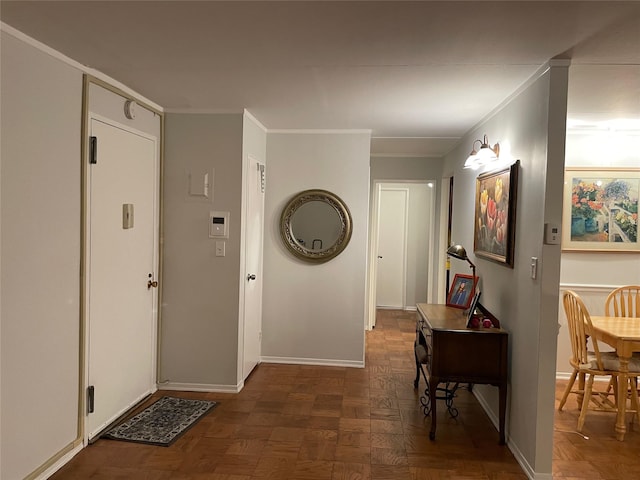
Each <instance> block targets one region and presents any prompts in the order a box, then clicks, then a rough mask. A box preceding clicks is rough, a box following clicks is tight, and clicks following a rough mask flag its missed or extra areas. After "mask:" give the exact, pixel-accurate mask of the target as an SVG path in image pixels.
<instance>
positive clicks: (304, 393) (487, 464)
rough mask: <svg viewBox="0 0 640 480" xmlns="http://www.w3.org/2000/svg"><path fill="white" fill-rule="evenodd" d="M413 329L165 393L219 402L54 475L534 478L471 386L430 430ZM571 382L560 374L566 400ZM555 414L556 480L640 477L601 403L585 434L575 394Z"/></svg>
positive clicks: (631, 443)
mask: <svg viewBox="0 0 640 480" xmlns="http://www.w3.org/2000/svg"><path fill="white" fill-rule="evenodd" d="M414 329H415V312H405V311H395V310H380V311H379V312H378V317H377V325H376V328H375V329H374V330H373V331H371V332H367V334H366V367H365V368H341V367H317V366H303V365H275V364H261V365H259V366H258V367H257V368H256V369H255V371H254V372H253V373H252V374H251V375H250V377H249V378H248V379H247V381H246V383H245V387H244V389H243V390H242V391H241V392H240V393H238V394H222V393H199V392H162V391H159V392H157V393H156V394H154V395H153V396H152V398H150V399H149V401H148V402H147V403H150V402H151V401H153V400H155V399H156V398H158V397H160V396H162V395H164V394H170V395H176V396H183V397H187V398H202V399H210V400H215V401H217V402H219V405H218V406H217V407H216V408H215V409H214V410H212V411H211V412H210V413H209V414H208V415H207V416H206V417H204V418H203V419H202V420H200V421H199V422H198V423H197V424H196V425H195V426H194V427H193V428H191V429H190V430H189V431H187V433H185V434H184V435H183V436H182V437H180V439H179V440H177V441H176V442H175V443H174V444H173V445H171V446H170V447H156V446H150V445H141V444H135V443H128V442H120V441H114V440H106V439H100V440H98V441H96V442H95V443H93V444H92V445H89V446H88V447H87V448H85V449H83V450H82V451H81V452H80V453H79V454H78V455H76V456H75V457H74V458H73V459H72V460H71V461H70V462H69V463H67V464H66V465H65V466H64V467H62V468H61V469H60V470H59V471H58V472H57V473H56V474H54V475H53V476H52V477H51V478H52V479H53V480H68V479H109V480H112V479H113V480H115V479H136V480H138V479H140V480H167V479H171V480H205V479H206V480H259V479H260V480H263V479H272V480H368V479H371V480H383V479H384V480H387V479H388V480H405V479H406V480H436V479H465V480H466V479H469V480H489V479H490V480H523V479H526V478H527V477H526V475H525V474H524V473H523V471H522V469H521V467H520V466H519V465H518V463H517V461H516V460H515V459H514V457H513V455H512V453H511V452H510V450H509V449H508V447H506V446H500V445H498V433H497V431H496V429H495V428H494V426H493V424H492V423H491V422H490V420H489V419H488V417H487V416H486V414H485V412H484V411H483V410H482V408H481V407H480V405H479V404H478V402H477V400H476V399H475V397H473V395H471V394H470V393H469V392H468V391H467V390H464V389H461V390H459V391H458V397H457V398H456V400H455V405H456V407H457V408H458V409H459V412H460V413H459V416H458V417H457V418H456V419H452V418H450V417H449V415H448V413H447V412H446V409H445V408H442V407H440V406H439V412H438V431H437V437H436V440H435V441H430V440H429V439H428V429H429V418H428V417H427V418H425V417H424V415H423V413H422V410H421V408H420V401H419V396H420V394H421V392H422V390H423V389H424V383H422V382H421V385H420V387H421V388H420V391H416V390H414V388H413V380H414V375H415V364H414V357H413V340H414V337H415V333H414ZM563 388H564V385H563V384H562V383H559V386H558V388H557V392H558V393H557V394H556V396H557V397H559V395H560V394H561V392H562V389H563ZM145 405H146V404H145ZM145 405H143V406H145ZM143 406H141V408H142V407H143ZM556 419H557V420H556V423H557V427H556V428H557V429H559V430H562V431H557V432H556V433H555V448H554V467H553V468H554V478H562V479H574V480H575V479H614V478H615V479H622V478H624V479H627V478H640V476H638V475H637V474H636V473H635V471H634V470H636V468H635V467H634V468H633V469H632V466H634V465H638V455H639V453H640V438H638V437H640V435H638V433H637V432H631V433H630V434H628V435H627V440H626V441H625V442H617V441H616V440H615V436H614V433H613V418H612V416H611V415H610V414H605V415H602V414H598V413H597V412H594V414H591V413H590V414H589V416H587V422H586V426H585V431H587V432H592V433H591V434H590V439H589V440H585V439H584V438H582V437H581V436H578V435H577V434H575V433H573V430H574V429H575V425H576V422H577V410H576V408H575V401H572V400H570V401H569V403H568V405H567V408H566V410H565V411H564V412H562V413H561V414H557V415H556ZM637 429H638V428H637V425H636V430H637ZM565 431H566V432H565ZM596 437H597V438H598V439H596ZM637 470H638V471H640V465H638V468H637ZM598 475H599V476H598ZM615 475H619V476H615ZM634 475H636V476H634Z"/></svg>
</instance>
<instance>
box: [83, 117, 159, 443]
mask: <svg viewBox="0 0 640 480" xmlns="http://www.w3.org/2000/svg"><path fill="white" fill-rule="evenodd" d="M89 130H90V133H89V135H90V136H92V137H95V138H96V142H97V157H96V159H97V163H96V164H92V165H89V167H88V168H89V172H88V187H87V190H88V192H87V193H88V196H87V199H88V212H89V215H88V219H87V222H88V238H87V243H86V245H87V248H88V252H87V258H88V260H87V277H88V279H87V292H88V296H87V322H86V325H87V338H88V351H87V365H88V372H87V381H88V385H89V388H91V387H93V391H94V394H93V412H92V413H87V420H86V432H87V434H88V438H89V439H91V438H93V437H94V436H95V435H96V434H98V433H99V432H100V431H101V430H102V429H104V427H106V426H107V425H109V423H111V422H112V421H113V420H115V419H116V418H117V417H118V416H119V415H121V414H122V413H123V412H125V411H126V410H127V409H129V408H130V407H131V406H133V405H135V404H136V403H137V402H138V401H140V400H141V399H142V398H144V397H145V396H146V395H147V394H149V393H151V392H152V391H154V390H155V363H156V359H155V358H156V357H155V352H156V315H157V310H156V308H155V305H156V299H157V289H156V288H155V287H154V286H153V282H155V281H156V278H155V272H156V271H157V249H156V247H155V246H156V245H157V233H156V232H157V218H158V200H157V193H156V192H157V185H158V178H159V177H158V175H159V156H158V146H157V139H156V138H154V137H150V136H148V135H146V134H142V133H139V132H133V131H131V130H127V129H126V127H123V126H121V125H118V124H115V123H114V122H111V121H109V120H106V119H103V118H101V117H98V116H97V115H92V116H91V118H90V124H89ZM149 282H152V284H151V286H149ZM90 407H91V405H88V409H89V408H90Z"/></svg>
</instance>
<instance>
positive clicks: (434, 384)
mask: <svg viewBox="0 0 640 480" xmlns="http://www.w3.org/2000/svg"><path fill="white" fill-rule="evenodd" d="M439 383H440V379H439V378H437V377H434V376H431V377H429V398H430V399H431V429H430V430H429V439H431V440H435V439H436V416H437V412H436V405H437V404H438V402H437V401H436V392H437V388H438V384H439Z"/></svg>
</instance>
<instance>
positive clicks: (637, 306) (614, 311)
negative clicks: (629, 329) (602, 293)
mask: <svg viewBox="0 0 640 480" xmlns="http://www.w3.org/2000/svg"><path fill="white" fill-rule="evenodd" d="M604 314H605V315H606V316H611V317H636V318H637V317H640V285H625V286H624V287H618V288H616V289H615V290H613V291H612V292H611V293H610V294H609V295H608V296H607V299H606V300H605V301H604Z"/></svg>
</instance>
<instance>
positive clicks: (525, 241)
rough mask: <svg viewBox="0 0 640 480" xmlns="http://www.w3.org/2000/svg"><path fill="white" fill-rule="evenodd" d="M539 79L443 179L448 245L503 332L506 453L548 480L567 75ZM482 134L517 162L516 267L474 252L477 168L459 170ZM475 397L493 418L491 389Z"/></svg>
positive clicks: (486, 126) (449, 165) (455, 157)
mask: <svg viewBox="0 0 640 480" xmlns="http://www.w3.org/2000/svg"><path fill="white" fill-rule="evenodd" d="M540 73H541V76H539V77H534V78H533V79H532V80H531V82H530V83H529V84H528V85H527V86H526V88H524V89H523V90H522V91H521V92H520V93H519V94H517V95H515V96H514V97H513V98H512V99H511V100H510V101H509V102H508V103H507V104H505V105H504V106H503V107H502V108H500V109H499V110H497V111H496V113H495V114H493V115H492V116H491V117H490V118H488V119H487V120H486V121H485V122H483V124H482V125H480V126H478V128H476V129H474V131H472V132H471V133H470V134H468V135H466V136H465V137H464V139H463V141H462V142H461V143H460V145H459V146H458V147H457V148H456V149H455V150H454V151H453V152H451V153H450V154H449V155H447V157H446V163H445V174H448V173H452V174H453V175H454V199H453V232H452V239H453V240H454V241H455V242H456V243H461V244H462V245H464V246H466V247H467V251H468V252H470V253H471V255H470V257H471V260H472V261H473V262H474V263H475V264H476V265H477V274H478V275H479V277H480V287H481V290H482V299H481V301H482V304H483V305H484V306H485V307H487V308H488V309H489V310H490V311H491V312H492V313H494V314H495V315H496V316H497V317H498V318H499V319H500V320H501V322H502V324H503V326H504V328H506V329H507V330H508V331H509V352H510V355H509V356H510V385H509V412H508V419H507V429H508V442H509V446H510V447H511V450H512V451H513V452H514V454H515V455H516V457H517V458H518V460H519V461H520V463H521V464H522V465H523V467H524V468H525V470H526V471H527V472H528V473H529V474H530V476H531V477H534V476H536V478H551V477H550V475H551V459H552V438H553V412H554V391H555V390H554V385H555V352H556V341H557V337H556V334H557V318H558V310H557V307H558V286H559V278H560V268H559V265H560V246H559V245H543V230H544V223H546V222H556V223H559V222H560V220H561V217H562V201H561V199H562V178H563V177H562V169H563V164H564V130H565V127H564V123H565V118H566V91H567V86H566V85H567V79H566V77H567V68H566V67H564V66H557V67H554V68H552V69H551V70H548V71H546V72H540ZM483 134H487V135H488V136H489V140H490V141H491V142H496V141H499V142H500V144H501V158H502V159H503V160H504V159H505V157H507V153H508V152H509V151H510V154H511V156H512V157H513V159H514V160H515V159H519V160H520V162H521V167H520V179H519V182H518V198H517V209H516V212H517V214H516V240H515V262H514V268H513V269H511V268H508V267H506V266H503V265H500V264H497V263H493V262H490V261H487V260H484V259H480V258H477V257H476V256H475V255H473V253H472V252H473V226H474V218H473V215H474V213H473V207H474V196H475V179H476V177H477V175H478V174H479V173H481V172H482V171H472V170H464V169H463V168H462V166H463V164H464V161H465V160H466V158H467V156H468V154H469V149H470V146H471V144H472V142H473V140H475V139H476V138H482V135H483ZM531 257H537V258H538V262H539V263H538V265H539V267H538V276H537V278H536V279H532V278H531V277H530V261H531ZM451 268H452V274H453V273H456V272H458V273H466V269H467V267H466V265H465V264H464V262H452V265H451ZM474 392H476V395H477V396H478V397H479V399H480V401H481V402H482V403H483V404H484V405H486V407H487V408H488V411H489V413H490V415H491V416H492V418H493V419H494V420H495V419H496V418H497V412H498V402H497V392H496V389H495V388H494V387H489V386H478V388H475V389H474Z"/></svg>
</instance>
